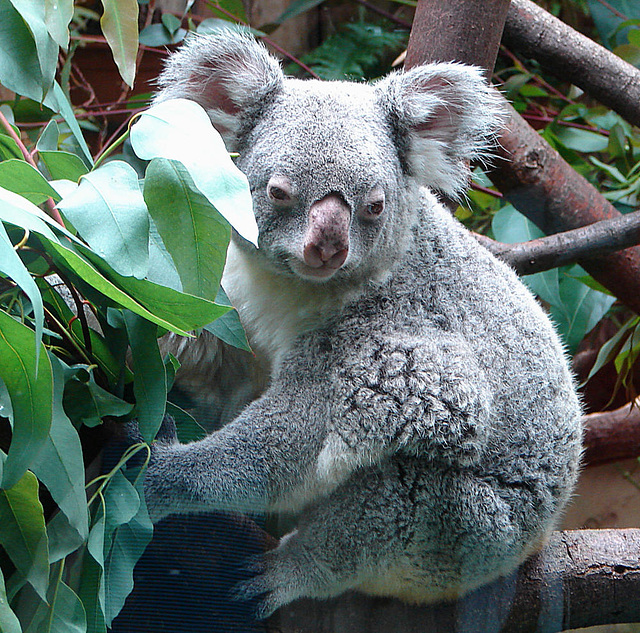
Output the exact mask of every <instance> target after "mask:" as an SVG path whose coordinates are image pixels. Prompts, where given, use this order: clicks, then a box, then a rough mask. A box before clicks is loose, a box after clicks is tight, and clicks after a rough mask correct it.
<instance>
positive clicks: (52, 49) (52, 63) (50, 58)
mask: <svg viewBox="0 0 640 633" xmlns="http://www.w3.org/2000/svg"><path fill="white" fill-rule="evenodd" d="M10 1H11V3H12V4H13V6H14V8H15V9H16V10H17V11H18V12H19V13H20V14H21V15H22V19H23V20H24V21H25V22H26V24H27V26H28V28H29V31H30V32H31V36H32V37H33V40H34V42H35V46H36V53H37V56H38V64H39V66H40V75H41V78H42V79H41V82H42V84H41V85H42V99H38V101H42V100H43V99H44V97H45V96H46V94H47V92H49V89H50V88H51V85H52V84H53V76H54V75H55V72H56V65H57V63H58V45H57V44H56V42H55V41H54V39H53V38H52V37H51V35H50V34H49V30H48V28H47V25H46V23H45V6H44V4H43V3H42V2H41V1H40V0H10Z"/></svg>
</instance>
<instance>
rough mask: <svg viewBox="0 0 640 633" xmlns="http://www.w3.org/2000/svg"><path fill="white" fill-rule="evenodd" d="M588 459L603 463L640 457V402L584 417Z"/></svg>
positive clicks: (591, 463) (586, 457)
mask: <svg viewBox="0 0 640 633" xmlns="http://www.w3.org/2000/svg"><path fill="white" fill-rule="evenodd" d="M583 419H584V432H585V433H584V446H585V454H584V460H585V462H586V463H587V464H589V465H593V464H603V463H606V462H615V461H619V460H622V459H633V458H635V457H638V456H639V455H640V400H635V401H634V402H629V403H627V404H625V405H624V406H623V407H620V408H619V409H615V410H614V411H600V412H598V413H589V414H587V415H585V416H584V418H583Z"/></svg>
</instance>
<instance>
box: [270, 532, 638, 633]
mask: <svg viewBox="0 0 640 633" xmlns="http://www.w3.org/2000/svg"><path fill="white" fill-rule="evenodd" d="M639 552H640V529H628V530H576V531H562V532H554V533H553V535H552V536H551V538H550V540H549V542H548V543H547V545H546V546H545V547H544V549H543V550H542V551H541V552H540V553H539V554H538V555H536V556H534V557H532V558H530V559H529V560H528V561H526V562H525V563H524V564H523V565H522V566H521V567H520V568H519V570H518V571H517V572H515V573H513V574H511V575H510V576H508V577H506V578H501V579H499V580H498V581H496V582H494V583H492V584H491V585H488V586H486V587H482V588H481V589H479V590H477V591H475V592H473V593H472V594H470V595H469V596H467V597H466V598H464V599H462V600H460V601H459V602H456V603H450V604H439V605H431V606H414V605H407V604H404V603H401V602H399V601H397V600H392V599H388V598H370V597H367V596H364V595H362V594H357V593H347V594H344V595H342V596H340V597H338V598H335V599H333V600H326V601H315V600H301V601H298V602H296V603H293V604H291V605H289V606H287V607H285V608H283V609H281V610H280V612H279V613H278V614H276V615H275V616H274V617H273V618H272V620H271V623H270V629H269V630H271V631H279V632H280V633H294V632H295V633H334V632H335V631H349V632H352V631H353V632H354V633H355V632H357V633H444V632H446V633H536V632H541V631H544V633H558V632H560V631H565V630H567V629H574V628H578V627H587V626H596V625H599V624H613V623H625V622H626V623H628V622H640V597H639V596H640V558H639Z"/></svg>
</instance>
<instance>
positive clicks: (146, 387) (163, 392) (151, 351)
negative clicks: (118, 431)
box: [123, 310, 167, 443]
mask: <svg viewBox="0 0 640 633" xmlns="http://www.w3.org/2000/svg"><path fill="white" fill-rule="evenodd" d="M123 316H124V321H125V324H126V327H127V333H128V335H129V344H130V345H131V360H132V362H133V371H134V374H133V393H134V395H135V397H136V417H137V419H138V427H139V429H140V433H141V434H142V437H143V438H144V440H145V441H146V442H149V443H151V442H152V441H153V439H154V438H155V436H156V433H157V432H158V429H159V428H160V425H161V424H162V418H163V417H164V412H165V404H166V401H167V376H166V371H165V368H164V363H163V362H162V357H161V355H160V349H159V348H158V338H157V337H158V326H157V325H155V324H153V323H151V322H149V321H147V320H145V319H142V318H141V317H139V316H138V315H137V314H134V313H133V312H130V311H129V310H126V311H124V312H123Z"/></svg>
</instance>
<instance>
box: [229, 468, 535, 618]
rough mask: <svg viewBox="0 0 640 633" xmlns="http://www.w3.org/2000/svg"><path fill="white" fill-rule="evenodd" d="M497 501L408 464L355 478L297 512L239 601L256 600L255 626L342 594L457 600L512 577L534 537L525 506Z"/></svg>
mask: <svg viewBox="0 0 640 633" xmlns="http://www.w3.org/2000/svg"><path fill="white" fill-rule="evenodd" d="M502 493H506V491H501V490H500V489H499V488H497V487H494V486H492V485H491V484H489V483H487V482H486V481H483V480H482V479H479V478H477V477H475V476H473V475H472V474H471V473H468V472H465V471H460V470H453V469H450V468H445V469H440V468H437V467H430V466H429V465H427V464H425V463H424V462H422V463H421V462H420V460H414V459H413V458H408V459H405V458H403V457H398V458H394V459H391V460H389V461H388V462H385V463H383V464H381V465H380V466H379V467H377V468H371V469H366V470H362V471H359V472H357V473H355V474H354V475H353V476H352V477H351V478H350V479H349V480H348V481H347V482H345V483H344V484H342V485H341V486H340V487H339V488H337V489H336V490H335V491H334V492H333V493H331V494H330V495H328V496H327V497H325V498H324V499H320V500H319V501H318V502H317V503H316V504H314V505H313V506H310V507H309V508H308V509H307V510H306V511H305V512H304V514H303V515H302V516H301V518H300V521H299V525H298V529H297V530H296V531H294V532H292V533H291V534H289V535H287V536H286V537H284V538H283V539H282V540H281V542H280V544H279V546H278V547H277V548H276V549H274V550H272V551H271V552H268V553H267V554H266V555H265V556H264V557H262V558H261V559H260V561H259V562H258V563H257V564H256V571H257V575H256V577H255V578H253V579H252V580H249V581H247V582H245V583H244V584H243V585H242V587H241V588H240V595H241V596H242V597H244V598H259V606H258V613H259V615H260V616H261V617H266V616H267V615H269V614H270V613H272V612H273V611H275V610H276V609H278V608H279V607H281V606H282V605H285V604H287V603H289V602H291V601H293V600H296V599H298V598H302V597H310V598H328V597H332V596H336V595H338V594H340V593H342V592H343V591H346V590H349V589H356V590H361V591H364V592H365V593H369V594H374V595H381V596H391V597H397V598H401V599H403V600H406V601H409V602H419V603H428V602H435V601H439V600H443V599H454V598H457V597H459V596H461V595H463V594H465V593H467V592H468V591H471V590H472V589H475V588H476V587H478V586H480V585H483V584H485V583H487V582H490V581H491V580H493V579H495V578H497V577H498V576H501V575H503V574H506V573H508V572H510V571H511V570H512V569H513V568H515V567H516V566H517V565H518V563H519V562H521V560H522V559H523V558H524V556H525V555H526V554H528V553H531V551H530V549H529V548H528V547H527V544H528V543H533V541H534V540H535V535H536V534H538V535H539V534H540V531H539V526H535V525H529V526H525V525H521V524H519V522H518V518H517V515H518V513H517V512H514V509H515V508H514V506H519V505H522V503H526V500H516V499H509V498H508V494H507V495H506V496H504V495H503V494H502ZM529 501H531V500H529ZM532 523H535V519H534V520H533V521H532ZM528 528H530V529H528ZM536 542H539V540H538V541H536Z"/></svg>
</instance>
